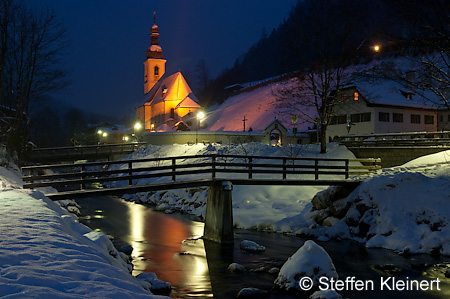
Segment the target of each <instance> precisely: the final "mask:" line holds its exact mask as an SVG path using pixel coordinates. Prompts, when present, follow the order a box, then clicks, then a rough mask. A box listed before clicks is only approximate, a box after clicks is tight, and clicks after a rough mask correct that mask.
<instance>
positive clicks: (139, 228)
mask: <svg viewBox="0 0 450 299" xmlns="http://www.w3.org/2000/svg"><path fill="white" fill-rule="evenodd" d="M127 206H128V209H129V210H128V215H129V216H128V221H129V228H130V237H131V238H130V240H129V242H130V245H131V246H132V247H133V255H134V256H136V255H137V256H140V255H141V254H142V252H143V251H144V250H145V247H144V245H143V243H142V241H144V227H143V226H144V210H143V208H144V207H143V206H141V205H135V204H128V205H127Z"/></svg>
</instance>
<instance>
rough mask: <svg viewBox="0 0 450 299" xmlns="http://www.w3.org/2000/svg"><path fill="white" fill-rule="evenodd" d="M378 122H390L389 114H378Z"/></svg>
mask: <svg viewBox="0 0 450 299" xmlns="http://www.w3.org/2000/svg"><path fill="white" fill-rule="evenodd" d="M378 120H379V121H383V122H389V112H378Z"/></svg>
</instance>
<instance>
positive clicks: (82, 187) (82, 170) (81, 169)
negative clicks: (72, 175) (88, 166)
mask: <svg viewBox="0 0 450 299" xmlns="http://www.w3.org/2000/svg"><path fill="white" fill-rule="evenodd" d="M80 172H81V173H83V172H84V166H81V168H80ZM80 179H81V180H84V176H83V175H82V176H81V177H80ZM80 189H81V190H83V189H86V185H85V184H84V183H82V184H81V185H80Z"/></svg>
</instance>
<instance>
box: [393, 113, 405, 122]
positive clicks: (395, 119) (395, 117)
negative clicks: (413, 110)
mask: <svg viewBox="0 0 450 299" xmlns="http://www.w3.org/2000/svg"><path fill="white" fill-rule="evenodd" d="M392 121H393V122H395V123H402V122H403V113H392Z"/></svg>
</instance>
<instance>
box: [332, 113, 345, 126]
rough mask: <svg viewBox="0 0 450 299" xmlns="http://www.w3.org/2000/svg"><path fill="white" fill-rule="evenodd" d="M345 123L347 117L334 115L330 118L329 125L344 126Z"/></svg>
mask: <svg viewBox="0 0 450 299" xmlns="http://www.w3.org/2000/svg"><path fill="white" fill-rule="evenodd" d="M346 123H347V115H345V114H342V115H335V116H333V117H332V118H331V122H330V125H339V124H346Z"/></svg>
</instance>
